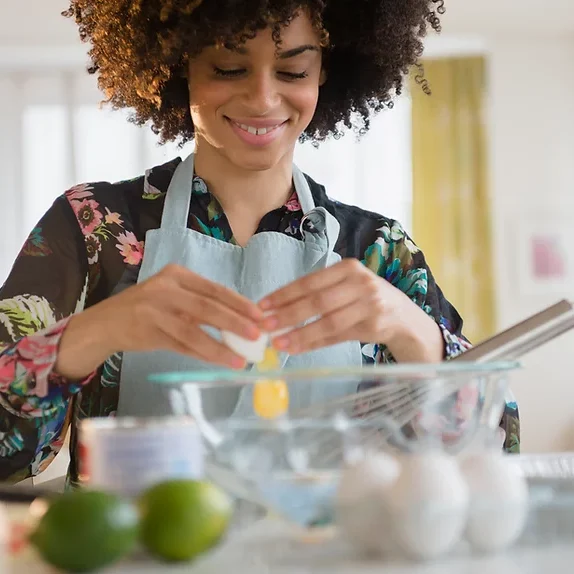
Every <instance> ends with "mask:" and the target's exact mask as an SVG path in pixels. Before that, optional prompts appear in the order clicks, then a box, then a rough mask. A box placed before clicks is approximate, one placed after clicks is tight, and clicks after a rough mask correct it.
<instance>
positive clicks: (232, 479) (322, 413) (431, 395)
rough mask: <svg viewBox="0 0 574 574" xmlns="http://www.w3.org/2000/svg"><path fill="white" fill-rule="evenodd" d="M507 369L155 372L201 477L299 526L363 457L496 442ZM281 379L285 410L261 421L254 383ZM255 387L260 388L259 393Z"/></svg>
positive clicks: (322, 515)
mask: <svg viewBox="0 0 574 574" xmlns="http://www.w3.org/2000/svg"><path fill="white" fill-rule="evenodd" d="M517 367H518V365H517V364H516V363H485V364H471V363H462V362H461V363H457V362H452V363H446V362H445V363H441V364H438V365H388V366H374V367H363V368H350V369H328V368H326V369H316V370H307V371H302V370H297V371H296V370H289V369H284V370H281V371H277V372H265V373H260V372H257V371H254V370H252V371H242V372H235V371H205V372H171V373H159V374H155V375H153V376H152V377H150V380H151V381H152V382H154V383H157V384H158V385H162V386H163V387H164V391H165V393H167V394H168V395H169V401H170V404H171V405H172V408H173V411H174V414H178V415H184V414H187V415H190V416H192V417H193V418H194V419H195V421H196V423H197V425H198V427H199V430H200V432H201V434H202V436H203V438H204V441H205V445H206V468H207V474H208V477H209V478H210V479H211V480H213V481H214V482H216V483H217V484H219V485H220V486H221V487H222V488H224V489H225V490H227V491H228V492H229V493H230V494H231V495H233V496H235V497H236V498H238V499H243V500H247V501H250V502H254V503H256V504H258V505H262V506H263V507H265V508H266V509H267V510H269V511H272V512H274V513H275V514H279V515H281V516H283V517H285V518H287V519H288V520H290V521H292V522H295V523H296V524H298V525H302V526H317V525H324V524H328V523H330V521H331V520H332V519H333V506H334V505H333V501H334V496H335V493H336V490H337V485H338V478H339V474H340V471H341V469H342V468H343V467H344V465H345V463H346V462H348V461H350V460H356V459H357V458H358V457H362V456H365V455H366V454H367V453H369V452H371V451H372V450H376V451H381V450H382V451H386V452H397V451H398V452H403V453H404V452H417V451H428V450H429V449H440V450H443V451H446V452H449V453H452V454H458V453H461V452H463V451H465V450H468V449H470V448H475V447H477V446H478V447H479V448H483V447H486V446H488V444H489V442H491V441H494V440H495V437H496V436H497V433H496V430H497V428H498V425H499V423H500V420H501V417H502V414H503V411H504V406H505V399H506V395H507V392H508V375H509V373H510V372H511V371H513V370H514V369H516V368H517ZM269 381H282V382H284V383H285V386H284V389H286V390H287V391H288V394H289V406H288V409H287V411H286V412H285V413H284V414H282V415H281V416H279V417H277V418H272V419H271V418H269V419H267V418H262V417H261V416H259V415H258V413H257V411H256V409H255V408H254V395H255V393H256V392H257V388H258V387H257V386H258V385H265V384H269ZM259 388H261V387H259Z"/></svg>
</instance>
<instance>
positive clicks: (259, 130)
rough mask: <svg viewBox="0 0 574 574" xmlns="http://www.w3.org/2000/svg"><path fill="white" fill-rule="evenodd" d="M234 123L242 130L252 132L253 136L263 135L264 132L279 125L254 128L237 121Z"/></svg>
mask: <svg viewBox="0 0 574 574" xmlns="http://www.w3.org/2000/svg"><path fill="white" fill-rule="evenodd" d="M234 123H235V125H236V126H237V127H239V128H241V129H242V130H243V131H246V132H249V133H250V134H252V135H254V136H264V135H265V134H268V133H269V132H272V131H273V130H276V129H277V128H278V127H279V126H280V125H281V124H276V125H274V126H271V127H268V128H256V127H254V126H248V125H246V124H238V123H237V122H234Z"/></svg>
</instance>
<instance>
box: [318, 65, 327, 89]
mask: <svg viewBox="0 0 574 574" xmlns="http://www.w3.org/2000/svg"><path fill="white" fill-rule="evenodd" d="M326 82H327V70H325V68H321V75H320V76H319V86H324V85H325V83H326Z"/></svg>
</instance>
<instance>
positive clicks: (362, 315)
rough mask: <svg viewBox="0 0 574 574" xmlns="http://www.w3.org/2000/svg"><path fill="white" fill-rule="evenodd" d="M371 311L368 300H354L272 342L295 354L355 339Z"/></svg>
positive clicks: (276, 346)
mask: <svg viewBox="0 0 574 574" xmlns="http://www.w3.org/2000/svg"><path fill="white" fill-rule="evenodd" d="M371 313H372V309H371V307H370V305H369V304H368V302H367V301H364V300H358V301H356V302H355V303H354V304H352V305H348V306H345V307H342V308H340V309H338V310H336V311H334V312H333V313H329V314H327V315H324V316H323V317H321V318H320V319H318V320H317V321H314V322H312V323H310V324H308V325H305V326H304V327H301V328H300V329H295V330H294V331H291V332H290V333H287V334H286V335H282V336H280V337H278V338H276V339H274V340H273V346H274V347H275V348H277V349H279V350H281V351H287V352H288V353H289V354H291V355H296V354H300V353H305V352H309V351H313V350H315V349H319V348H322V347H327V346H329V345H334V344H336V343H342V342H344V341H352V340H355V339H356V334H357V332H359V331H360V330H361V329H360V327H361V325H363V324H364V323H365V322H366V321H368V319H369V316H370V314H371ZM362 330H363V331H364V329H362ZM367 340H368V339H367Z"/></svg>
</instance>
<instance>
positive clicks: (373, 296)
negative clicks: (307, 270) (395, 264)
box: [260, 259, 444, 362]
mask: <svg viewBox="0 0 574 574" xmlns="http://www.w3.org/2000/svg"><path fill="white" fill-rule="evenodd" d="M260 306H261V308H262V309H263V310H264V311H265V312H267V313H269V315H268V317H267V318H266V320H265V322H264V324H263V328H264V329H265V330H266V331H268V332H277V331H281V330H283V329H289V328H291V329H293V330H292V331H290V332H288V333H287V334H285V335H282V336H279V337H277V338H276V339H275V340H274V341H273V344H274V346H275V348H277V349H279V350H282V351H287V352H288V353H289V354H292V355H296V354H300V353H305V352H308V351H313V350H315V349H319V348H322V347H327V346H330V345H335V344H337V343H342V342H345V341H361V342H365V343H366V342H371V343H380V344H384V345H386V346H387V347H388V349H389V351H390V352H391V353H392V354H393V356H394V357H395V359H396V360H397V361H400V362H439V361H441V360H442V359H443V358H444V341H443V337H442V334H441V332H440V328H439V327H438V325H437V324H436V322H435V321H434V320H433V319H432V317H430V316H428V315H427V314H426V313H425V312H424V311H423V310H422V309H421V308H420V307H419V306H418V305H416V303H414V302H413V301H411V300H410V299H409V298H408V297H407V296H406V295H405V294H404V293H403V292H402V291H400V290H399V289H397V288H396V287H394V286H393V285H391V284H390V283H389V282H388V281H386V280H385V279H382V278H381V277H379V276H378V275H376V274H375V273H373V272H372V271H371V270H370V269H368V268H367V267H365V266H364V265H363V264H362V263H361V262H360V261H359V260H358V259H344V260H343V261H341V262H340V263H337V264H336V265H333V266H331V267H328V268H327V269H323V270H321V271H317V272H315V273H312V274H310V275H307V276H305V277H303V278H301V279H299V280H297V281H294V282H293V283H291V284H289V285H287V286H286V287H284V288H282V289H280V290H278V291H276V292H275V293H273V294H271V295H270V296H268V297H267V298H265V299H264V300H262V301H261V302H260ZM317 317H318V319H316V320H314V321H312V322H311V323H309V324H307V325H304V326H301V325H302V324H303V323H305V322H306V321H309V320H310V319H314V318H317Z"/></svg>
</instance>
